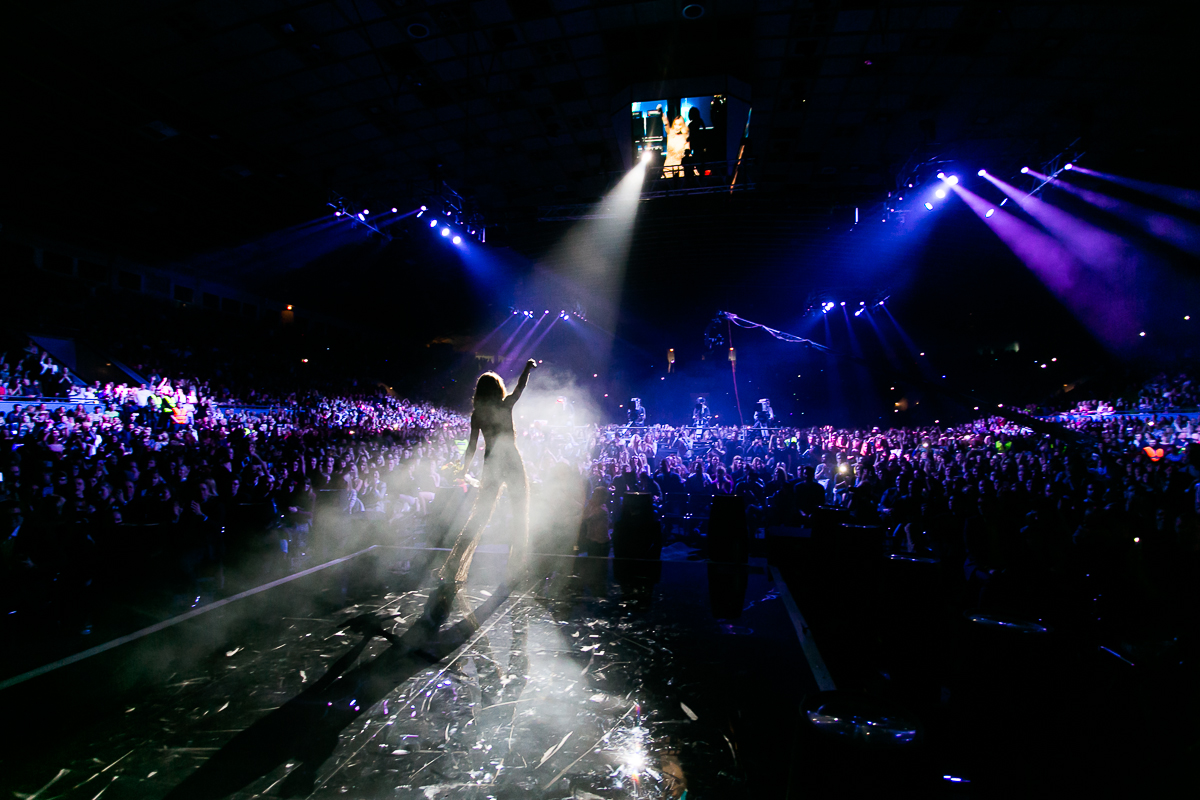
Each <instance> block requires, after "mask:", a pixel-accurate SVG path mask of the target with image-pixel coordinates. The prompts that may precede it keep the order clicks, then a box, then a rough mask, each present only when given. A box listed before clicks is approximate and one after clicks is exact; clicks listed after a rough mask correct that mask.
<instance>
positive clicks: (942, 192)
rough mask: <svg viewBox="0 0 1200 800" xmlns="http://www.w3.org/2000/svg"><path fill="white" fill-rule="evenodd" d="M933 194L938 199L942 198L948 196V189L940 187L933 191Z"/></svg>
mask: <svg viewBox="0 0 1200 800" xmlns="http://www.w3.org/2000/svg"><path fill="white" fill-rule="evenodd" d="M933 196H934V197H936V198H937V199H938V200H941V199H942V198H943V197H945V196H946V190H945V189H938V190H937V191H936V192H934V193H933Z"/></svg>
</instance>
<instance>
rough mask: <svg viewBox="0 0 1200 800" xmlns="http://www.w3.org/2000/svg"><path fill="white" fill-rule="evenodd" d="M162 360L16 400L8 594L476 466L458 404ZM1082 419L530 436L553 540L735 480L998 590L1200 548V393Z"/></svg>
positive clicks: (384, 502)
mask: <svg viewBox="0 0 1200 800" xmlns="http://www.w3.org/2000/svg"><path fill="white" fill-rule="evenodd" d="M43 360H44V353H41V352H40V351H39V352H35V351H33V350H31V351H30V352H28V353H26V357H25V358H23V359H21V360H20V362H19V363H20V364H21V365H23V366H22V369H23V370H26V371H27V370H28V369H29V365H30V364H31V363H37V364H39V365H40V364H41V363H42V361H43ZM50 361H51V362H52V359H51V360H50ZM140 366H142V368H143V369H144V368H145V365H140ZM39 369H40V366H39ZM50 369H51V368H50V367H47V371H50ZM9 372H10V375H11V373H12V369H11V366H10V368H9ZM146 374H147V378H148V381H147V383H146V384H137V385H134V384H131V383H126V384H112V383H110V384H105V385H93V386H92V387H90V389H89V394H88V396H87V397H86V400H84V401H81V402H80V403H78V404H77V405H75V406H74V407H67V408H58V409H49V408H47V407H45V406H44V405H40V404H39V405H25V406H22V405H19V404H18V405H17V406H16V407H14V408H13V409H12V410H10V411H8V412H7V413H6V414H5V415H4V423H5V424H4V427H3V431H2V433H0V439H2V441H0V474H2V475H3V482H2V484H0V506H2V507H3V509H4V516H5V523H4V530H0V536H2V537H3V550H2V556H3V568H4V572H5V577H6V580H5V581H4V583H5V589H4V590H3V595H4V599H5V602H6V603H7V604H8V605H23V604H24V605H29V604H34V605H37V604H45V603H51V602H54V598H56V597H57V598H58V601H59V602H61V601H62V600H63V598H65V597H72V596H73V595H72V594H71V593H72V592H73V591H75V589H77V588H78V587H81V586H87V587H103V586H104V584H105V582H106V578H108V577H109V576H108V575H106V570H114V572H113V573H112V574H116V573H118V572H120V569H119V565H120V564H122V563H128V562H129V558H128V557H129V542H130V541H132V539H131V537H130V535H129V531H130V530H131V529H132V528H137V529H138V530H139V532H140V534H141V538H138V539H137V542H138V547H139V548H143V549H144V548H145V547H147V542H149V546H150V547H151V548H152V549H153V550H154V552H155V553H156V554H157V555H158V556H159V557H160V559H161V561H160V563H161V564H163V565H167V568H166V570H165V572H166V573H169V574H170V576H171V578H170V580H169V581H168V583H170V584H171V585H172V586H173V587H175V588H176V589H177V590H178V591H177V593H181V594H187V595H190V594H191V593H192V592H193V587H194V582H195V581H196V580H198V579H209V580H214V579H215V580H217V581H218V582H219V581H220V576H221V570H222V568H223V566H224V564H225V562H226V559H227V555H228V552H229V549H230V547H231V542H232V540H234V539H236V538H238V537H239V536H242V535H243V533H244V531H245V530H246V525H245V523H246V521H247V520H246V517H247V515H251V514H252V513H253V514H254V515H258V516H255V517H254V519H255V520H257V521H258V522H257V523H256V526H257V527H255V526H251V527H254V528H255V531H256V532H255V534H254V535H255V536H259V537H265V540H266V541H267V545H266V547H267V549H271V547H272V546H274V547H278V546H279V543H280V542H281V541H285V540H286V541H292V542H293V545H292V546H293V547H295V543H297V542H298V543H300V544H301V545H303V543H304V540H305V538H306V537H307V535H308V534H309V532H310V531H311V530H312V528H313V526H314V518H315V516H316V514H317V510H318V498H322V502H323V503H324V507H325V508H326V509H327V511H329V513H331V514H332V518H336V517H339V516H340V517H345V518H348V519H351V520H354V519H358V520H363V521H366V522H368V523H371V525H372V526H373V528H372V529H373V530H375V531H376V532H377V533H378V535H379V536H381V537H386V536H389V535H394V534H398V533H400V532H401V531H403V530H405V529H406V528H407V526H408V523H409V522H410V521H412V520H414V519H419V518H421V517H423V516H426V515H428V514H429V513H431V506H433V505H434V504H435V501H436V499H437V498H438V495H439V492H441V491H442V490H444V489H447V488H451V487H452V486H453V487H457V488H459V489H465V488H466V484H465V483H464V481H463V480H462V477H461V476H460V475H458V474H457V473H456V472H455V471H453V470H451V469H449V467H451V466H453V465H455V464H457V462H458V461H459V460H460V458H461V452H462V444H463V441H464V440H465V439H466V437H467V433H468V430H469V425H468V422H469V420H468V417H467V416H465V415H464V414H462V413H459V412H456V411H452V410H449V409H445V408H441V407H435V406H432V405H428V404H422V403H414V402H411V401H408V400H402V399H398V398H395V397H392V396H389V395H387V394H385V393H382V392H379V393H374V394H371V393H360V394H341V395H326V394H322V393H320V392H317V391H314V390H308V391H303V392H297V391H289V392H286V393H285V392H279V393H277V394H276V395H274V396H272V397H270V398H268V399H269V400H271V401H272V402H270V403H269V404H267V405H266V406H264V407H256V408H251V407H246V406H238V405H236V404H232V403H230V402H228V400H226V401H225V402H221V401H220V400H219V398H218V397H217V396H216V395H214V393H212V392H211V390H210V388H209V386H210V385H209V384H208V383H206V382H205V381H204V380H202V379H200V378H194V379H189V378H186V377H182V378H181V377H180V376H181V375H183V374H184V373H182V372H180V371H178V370H175V371H172V370H168V369H159V368H157V367H155V368H154V369H152V370H147V371H146ZM22 380H24V379H22ZM1155 385H1156V386H1157V385H1159V384H1155ZM1162 385H1163V386H1169V387H1172V388H1169V389H1167V390H1166V391H1170V392H1171V394H1170V397H1171V398H1174V399H1175V400H1178V399H1179V398H1185V397H1190V395H1188V394H1187V392H1188V391H1190V387H1191V384H1190V383H1188V382H1175V383H1164V384H1162ZM239 399H241V398H239ZM245 399H247V400H249V399H262V398H261V396H257V397H253V398H245ZM1065 427H1067V428H1068V429H1071V430H1072V431H1074V432H1075V433H1077V434H1082V435H1083V438H1082V439H1081V442H1080V443H1077V444H1074V445H1071V446H1067V445H1066V444H1065V443H1064V440H1062V439H1056V438H1053V437H1050V436H1047V435H1045V434H1039V433H1034V432H1033V431H1032V430H1029V429H1027V428H1024V427H1022V426H1021V425H1020V424H1017V423H1013V422H1010V421H1007V420H1005V419H1001V418H998V417H997V418H982V419H978V420H976V421H974V422H972V423H970V424H966V425H961V426H945V425H934V426H926V427H919V428H901V429H890V430H879V429H872V430H862V431H855V430H835V429H832V428H829V427H824V428H811V429H801V428H779V429H770V430H761V429H757V428H741V427H737V426H723V427H713V428H706V429H696V428H693V427H673V426H667V425H655V426H652V427H648V428H647V427H643V428H630V427H629V426H619V425H610V426H605V427H597V426H594V425H593V426H579V427H554V426H550V425H548V424H546V423H543V422H538V423H534V424H532V425H530V426H528V427H526V428H525V429H523V430H521V431H519V432H518V444H519V447H520V449H521V451H522V454H523V457H524V460H525V463H526V468H527V470H528V472H529V475H530V480H531V483H532V485H533V494H534V498H533V503H534V509H535V520H534V528H535V540H536V529H537V527H538V525H539V523H543V522H544V521H545V520H546V519H550V518H553V519H554V520H556V522H555V525H556V526H557V527H558V529H559V531H560V534H561V533H562V531H564V530H565V531H567V535H570V534H571V533H572V531H579V532H584V533H585V534H586V535H585V537H584V538H583V539H582V540H581V542H580V543H579V544H580V546H581V547H582V548H583V549H584V550H585V551H587V552H607V542H606V541H604V539H605V536H606V533H607V530H608V529H609V528H610V527H611V522H612V519H613V517H614V516H615V515H616V514H617V513H619V511H618V510H619V507H620V503H621V496H622V495H624V494H627V493H629V492H640V493H646V494H650V495H652V496H654V497H655V498H657V503H658V507H659V509H660V511H661V513H662V514H663V515H664V517H666V518H668V519H670V518H674V517H679V516H691V517H693V518H701V517H703V513H702V510H703V509H702V507H703V505H704V503H706V502H707V498H710V497H714V496H717V495H722V494H725V495H738V496H741V497H743V498H744V500H745V507H746V509H747V518H748V521H749V522H750V527H751V529H752V530H758V529H766V528H769V527H771V526H777V525H782V526H797V525H800V526H803V525H805V524H808V523H809V522H810V521H811V520H812V519H813V517H814V515H816V514H818V513H820V510H821V509H825V510H829V509H835V510H837V511H838V512H839V513H842V514H845V515H846V519H848V520H850V521H852V522H853V523H855V524H861V525H872V526H880V527H882V528H883V529H884V530H885V532H886V535H887V539H888V541H889V543H890V545H889V546H890V547H892V548H893V549H894V550H896V551H897V552H905V553H910V554H923V555H925V556H929V557H934V558H938V559H941V560H944V561H946V562H948V563H953V564H955V565H957V566H958V567H961V571H962V576H963V580H964V581H965V582H966V584H967V585H969V586H970V587H971V591H972V592H974V593H976V594H978V595H979V596H981V597H983V596H985V595H986V594H987V593H988V592H991V593H993V594H995V593H996V592H1001V591H1002V590H1001V589H997V588H996V587H997V586H1000V587H1007V588H1006V589H1004V591H1011V587H1012V586H1014V585H1020V586H1028V585H1032V584H1035V583H1036V584H1039V585H1040V584H1041V583H1044V582H1045V581H1046V580H1047V576H1051V575H1056V574H1060V572H1061V571H1063V570H1073V569H1075V567H1077V566H1079V564H1081V563H1087V562H1088V560H1089V559H1096V558H1102V559H1107V560H1106V561H1105V563H1107V564H1109V565H1110V566H1111V565H1112V564H1116V563H1124V562H1123V561H1122V559H1124V558H1125V556H1127V555H1128V552H1127V551H1129V548H1130V547H1131V546H1132V545H1133V544H1138V545H1140V546H1139V547H1138V548H1136V552H1137V553H1138V563H1139V565H1140V566H1139V569H1142V570H1143V571H1144V574H1142V577H1141V578H1139V580H1143V581H1148V580H1150V578H1151V577H1153V578H1155V579H1157V578H1163V579H1164V580H1165V581H1166V582H1164V583H1155V584H1154V585H1156V586H1161V587H1177V586H1180V585H1181V584H1179V583H1178V581H1177V580H1175V579H1177V578H1181V577H1182V576H1183V575H1184V574H1191V573H1190V572H1189V570H1191V571H1195V570H1196V569H1197V559H1198V557H1200V534H1198V530H1200V529H1198V524H1200V516H1198V512H1200V427H1198V423H1197V420H1196V416H1195V415H1194V414H1191V415H1187V414H1172V415H1149V416H1145V415H1143V416H1132V415H1121V414H1106V415H1096V414H1086V415H1082V414H1081V415H1075V416H1074V417H1073V418H1071V419H1069V420H1068V421H1067V422H1066V423H1065ZM477 470H478V465H476V471H477ZM539 503H540V504H541V505H540V506H539ZM549 506H553V508H549ZM539 508H540V509H541V511H540V512H539ZM248 509H250V510H248ZM264 509H266V510H265V511H264ZM601 511H603V513H604V516H605V517H606V518H607V521H605V522H604V524H601V519H600V512H601ZM685 511H686V512H689V513H688V514H685V513H684V512H685ZM692 511H700V512H701V513H698V514H691V513H690V512H692ZM582 518H586V519H587V520H588V523H587V524H585V525H580V524H579V521H580V519H582ZM572 520H574V522H572ZM262 522H268V523H269V524H266V525H259V524H258V523H262ZM148 528H153V531H152V536H150V538H147V537H146V536H145V534H146V533H147V529H148ZM239 531H240V532H239ZM1131 534H1132V535H1131ZM272 543H274V544H272ZM244 544H245V542H244V541H242V542H240V543H239V546H240V545H244ZM283 547H287V545H283ZM1176 573H1178V574H1176ZM997 576H1004V577H1003V578H998V577H997ZM1014 576H1016V577H1014ZM1131 580H1132V578H1131ZM110 582H111V581H110ZM1193 585H1194V584H1193ZM72 587H75V588H72ZM93 590H94V589H91V588H89V591H93Z"/></svg>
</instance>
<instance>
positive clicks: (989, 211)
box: [984, 208, 996, 217]
mask: <svg viewBox="0 0 1200 800" xmlns="http://www.w3.org/2000/svg"><path fill="white" fill-rule="evenodd" d="M995 213H996V209H994V208H989V209H988V210H987V212H986V213H985V214H984V216H985V217H990V216H991V215H992V214H995Z"/></svg>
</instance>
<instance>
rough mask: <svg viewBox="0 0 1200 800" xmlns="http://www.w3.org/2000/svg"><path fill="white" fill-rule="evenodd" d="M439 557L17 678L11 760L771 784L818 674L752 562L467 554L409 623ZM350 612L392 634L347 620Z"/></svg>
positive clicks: (27, 780)
mask: <svg viewBox="0 0 1200 800" xmlns="http://www.w3.org/2000/svg"><path fill="white" fill-rule="evenodd" d="M436 555H437V554H436V553H434V552H433V551H428V550H412V549H399V548H384V547H376V548H372V549H370V550H369V551H366V552H364V553H362V554H359V555H357V556H355V557H353V558H350V559H347V560H345V561H343V562H341V563H337V564H333V565H330V566H328V567H324V568H318V569H316V570H313V571H311V572H310V573H309V574H306V575H305V574H302V575H300V576H296V577H295V578H294V579H289V580H287V581H285V582H283V583H281V584H279V585H278V586H273V587H271V588H269V589H267V590H265V591H260V592H257V593H255V594H252V595H249V596H246V597H244V598H240V599H237V600H234V601H233V602H229V603H226V604H224V605H222V606H220V607H218V608H214V609H212V610H210V611H207V612H205V613H200V614H195V615H194V616H191V617H190V618H188V619H184V620H179V621H178V622H177V623H174V624H170V625H167V626H165V627H163V628H162V629H161V630H158V631H155V632H153V633H151V634H149V635H146V636H143V637H141V638H138V639H136V640H134V641H132V642H129V643H127V644H124V645H122V646H120V647H116V648H113V649H111V650H108V651H105V652H103V653H100V654H97V655H96V656H94V657H91V658H87V659H83V660H81V661H78V662H77V663H73V664H70V665H67V666H64V667H62V668H60V669H54V670H51V671H49V672H47V673H46V674H44V675H41V676H38V677H36V678H33V679H32V680H28V681H25V682H24V683H21V684H18V685H16V686H11V687H9V688H8V689H6V690H4V691H3V692H2V693H0V702H3V703H4V708H5V717H6V719H8V720H9V724H8V725H6V728H7V729H8V730H9V731H10V732H14V733H17V734H18V735H20V736H21V742H20V743H19V745H18V747H16V748H9V749H8V750H6V752H5V754H4V756H3V763H2V764H0V769H2V770H3V772H2V774H4V776H5V778H4V781H3V782H4V783H5V784H6V785H7V786H8V787H9V788H10V790H12V791H14V792H16V793H17V795H16V796H18V797H22V796H23V797H26V798H28V799H29V800H34V798H36V799H37V800H45V799H48V798H52V797H54V798H59V797H61V798H76V797H78V798H95V797H103V798H106V800H112V798H125V797H130V798H132V797H137V798H144V797H171V798H218V797H227V796H228V797H236V798H250V797H260V796H280V797H306V796H314V797H341V796H347V797H364V798H374V797H389V798H510V797H535V798H593V797H599V798H618V797H630V798H632V797H645V798H660V797H663V798H666V797H680V796H683V794H684V791H685V790H686V792H687V795H686V796H687V797H689V798H698V797H714V798H736V797H764V796H781V795H782V794H783V788H784V786H785V784H786V781H787V772H788V766H787V765H788V761H789V752H790V750H791V748H792V746H793V744H794V739H793V734H794V731H795V726H796V722H797V714H798V711H799V704H800V699H801V697H802V696H803V695H804V694H805V693H807V692H811V691H814V690H815V688H816V686H815V684H814V680H813V677H812V676H811V674H810V673H809V671H808V666H807V664H806V662H805V658H804V655H803V653H802V650H801V646H800V642H799V640H798V635H797V632H796V630H795V628H794V627H793V624H792V622H791V619H790V617H789V614H788V611H787V609H786V608H785V603H784V599H783V597H781V593H780V587H779V586H777V585H776V584H775V583H774V582H773V580H772V577H771V575H770V574H769V573H768V571H767V568H766V566H765V564H760V563H758V562H755V561H753V560H752V561H751V563H750V564H749V565H715V564H708V563H705V562H699V561H664V562H648V561H613V560H608V559H586V558H583V559H576V558H564V557H544V558H543V559H542V563H541V572H542V573H543V574H546V575H548V577H547V578H546V579H544V580H542V581H539V582H538V583H537V584H536V585H535V586H534V587H533V588H532V589H530V590H526V591H523V592H520V593H514V594H512V595H510V596H508V597H500V596H498V595H496V594H495V593H494V590H495V588H496V586H497V585H498V583H499V578H500V576H501V574H502V572H503V567H504V561H505V559H506V558H507V556H506V555H504V554H502V553H488V552H480V553H478V554H477V556H476V559H475V565H474V567H473V570H472V574H471V581H470V582H469V583H468V585H467V588H466V589H465V591H464V592H463V593H462V594H461V595H460V600H459V601H457V602H456V604H455V608H454V610H453V612H452V614H451V617H450V619H449V621H448V622H447V625H446V626H444V627H443V628H442V630H441V633H440V635H439V637H438V639H437V641H436V642H429V643H425V644H419V643H414V639H415V637H412V636H407V637H406V635H405V634H406V631H408V630H409V629H410V626H411V625H412V623H413V622H414V621H415V620H416V618H417V617H418V616H419V615H420V613H421V611H422V609H423V608H424V604H425V599H426V597H427V595H428V590H427V589H426V588H422V587H421V585H420V583H421V581H420V580H419V579H418V576H428V575H429V570H428V566H429V561H430V558H431V557H436ZM425 583H426V584H427V583H428V579H427V578H426V579H425ZM784 591H785V592H786V589H784ZM363 615H371V617H372V618H381V619H382V627H383V629H384V630H386V631H388V632H389V634H390V636H391V638H390V640H388V639H385V638H383V637H381V636H378V635H375V636H367V635H363V634H361V633H358V632H356V631H355V628H358V629H360V630H361V625H356V626H352V627H351V628H342V626H343V625H345V624H346V623H347V622H348V621H351V620H354V619H359V620H360V621H361V619H362V618H363ZM393 615H394V616H393ZM22 729H24V730H25V731H26V733H25V734H24V735H22V734H21V731H22Z"/></svg>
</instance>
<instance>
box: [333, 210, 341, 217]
mask: <svg viewBox="0 0 1200 800" xmlns="http://www.w3.org/2000/svg"><path fill="white" fill-rule="evenodd" d="M333 215H334V216H335V217H340V216H341V215H342V212H340V211H335V212H333Z"/></svg>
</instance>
